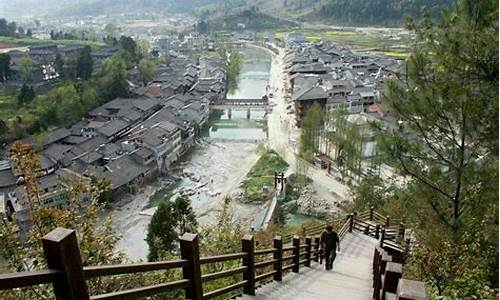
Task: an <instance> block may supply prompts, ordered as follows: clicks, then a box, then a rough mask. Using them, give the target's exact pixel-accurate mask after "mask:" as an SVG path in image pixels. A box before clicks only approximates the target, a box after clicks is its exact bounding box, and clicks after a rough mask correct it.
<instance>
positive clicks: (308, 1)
mask: <svg viewBox="0 0 500 300" xmlns="http://www.w3.org/2000/svg"><path fill="white" fill-rule="evenodd" d="M208 2H210V3H207V4H206V5H201V6H197V7H196V8H195V9H194V11H195V12H196V13H197V14H198V15H199V16H202V17H203V16H212V17H213V16H218V17H219V18H222V17H225V16H227V15H229V14H232V13H234V12H241V11H242V10H252V9H257V10H258V11H260V12H263V13H265V14H268V15H271V16H273V17H276V18H279V19H288V20H295V21H302V22H305V23H326V24H335V25H352V26H400V25H402V23H403V21H404V19H405V17H406V16H411V17H414V18H418V17H419V16H420V14H421V11H422V9H423V8H424V7H426V8H428V9H429V10H430V12H431V13H432V15H434V16H435V15H438V14H439V12H440V10H441V8H443V7H446V6H450V5H451V3H452V0H255V1H244V0H225V1H221V0H212V1H208Z"/></svg>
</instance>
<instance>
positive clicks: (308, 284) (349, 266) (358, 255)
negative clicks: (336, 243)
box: [239, 232, 377, 300]
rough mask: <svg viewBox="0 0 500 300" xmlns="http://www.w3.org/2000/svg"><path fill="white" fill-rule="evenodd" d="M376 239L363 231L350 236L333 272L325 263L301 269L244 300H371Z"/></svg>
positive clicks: (346, 239) (243, 297)
mask: <svg viewBox="0 0 500 300" xmlns="http://www.w3.org/2000/svg"><path fill="white" fill-rule="evenodd" d="M376 245H377V240H376V239H374V238H371V237H369V236H366V235H364V234H362V233H360V232H353V233H347V234H346V235H345V236H344V238H343V239H342V241H341V244H340V250H341V251H340V252H338V253H337V258H336V259H335V262H334V264H333V270H332V271H326V270H325V269H324V263H323V264H322V265H320V264H312V265H311V268H301V269H300V272H299V273H290V274H288V275H286V276H284V277H283V281H281V282H278V281H272V282H270V283H268V284H267V285H263V286H262V287H260V288H259V289H258V290H257V293H256V295H255V296H250V295H243V296H242V297H241V298H239V299H244V300H252V299H253V300H281V299H282V300H288V299H297V300H327V299H328V300H336V299H338V300H344V299H345V300H367V299H372V293H373V289H372V262H373V251H374V249H375V246H376Z"/></svg>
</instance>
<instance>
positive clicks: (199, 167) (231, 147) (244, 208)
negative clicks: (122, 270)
mask: <svg viewBox="0 0 500 300" xmlns="http://www.w3.org/2000/svg"><path fill="white" fill-rule="evenodd" d="M256 148H257V144H253V143H240V142H224V143H219V142H205V143H202V144H201V145H198V146H197V148H196V149H195V150H194V152H193V154H192V155H191V157H190V159H189V161H186V162H182V163H180V164H179V166H178V167H179V168H178V170H177V171H175V172H173V174H172V175H174V176H177V177H180V178H181V182H180V183H179V185H178V187H177V188H175V189H174V190H173V191H172V195H173V196H172V197H173V198H175V197H176V196H177V195H178V193H179V192H180V191H181V190H184V189H187V188H192V187H193V186H203V187H202V188H200V189H198V190H197V192H196V193H195V194H193V195H191V196H190V199H191V202H192V207H193V210H194V212H195V214H196V216H197V220H198V223H199V224H200V225H202V226H203V225H207V224H213V223H214V221H215V216H216V212H217V210H218V209H219V208H220V207H221V205H222V199H223V197H224V196H225V195H231V194H233V193H235V192H238V191H240V189H239V185H240V182H241V181H242V180H243V179H244V177H245V175H246V174H247V172H248V171H249V170H250V169H251V168H252V166H253V165H254V164H255V162H256V161H257V160H258V158H259V156H258V154H257V152H256ZM186 171H187V172H186ZM188 173H190V174H195V175H196V176H194V177H193V176H189V175H187V174H188ZM183 174H184V175H183ZM170 182H171V181H170V180H168V179H166V178H159V180H158V181H157V182H155V183H153V184H151V185H148V186H145V187H143V188H142V189H141V190H140V191H139V192H138V193H137V194H135V195H129V196H127V197H124V198H123V199H122V200H120V201H118V202H115V203H113V206H112V209H111V210H110V211H108V216H110V217H111V218H112V220H113V228H114V229H115V230H116V232H118V233H119V234H120V235H121V236H122V238H121V239H120V241H119V242H118V243H117V248H118V249H119V250H121V251H123V252H124V253H125V254H126V256H127V258H129V259H130V260H138V259H145V258H146V256H147V253H148V247H147V244H146V242H145V241H144V238H145V236H146V232H147V226H148V224H149V221H150V220H151V217H152V216H153V214H154V212H155V211H156V207H150V205H149V198H150V197H151V196H152V195H154V193H155V192H156V191H158V190H160V189H162V188H164V187H165V186H166V185H167V184H169V183H170ZM230 211H231V213H232V214H233V215H234V217H235V218H237V219H238V220H239V221H240V222H241V223H242V224H250V222H251V221H252V219H253V216H254V215H255V213H256V212H257V211H258V206H256V205H250V204H244V203H239V202H237V201H233V202H232V203H231V207H230Z"/></svg>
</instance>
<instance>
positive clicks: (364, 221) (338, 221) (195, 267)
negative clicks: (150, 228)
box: [0, 209, 406, 300]
mask: <svg viewBox="0 0 500 300" xmlns="http://www.w3.org/2000/svg"><path fill="white" fill-rule="evenodd" d="M380 220H382V221H383V222H384V223H383V224H384V226H385V225H386V224H387V225H389V222H388V218H385V219H382V218H381V217H380V216H379V215H378V214H377V213H376V212H374V211H373V209H372V210H370V211H369V212H363V213H361V214H359V215H357V214H350V215H347V216H340V217H337V218H335V219H332V220H329V222H328V223H329V224H332V225H333V226H334V227H335V229H336V230H337V232H338V234H339V238H340V239H342V238H343V237H344V236H345V234H346V233H347V232H352V231H353V230H357V231H361V232H363V233H365V234H367V235H370V236H373V237H376V238H379V240H380V243H379V248H380V249H382V250H383V251H391V250H393V252H391V253H393V254H394V257H396V258H398V259H405V257H406V254H403V255H399V256H397V255H396V254H397V253H406V252H405V251H401V250H402V249H403V247H401V246H399V244H398V243H397V242H396V241H395V240H394V239H391V238H389V236H390V235H389V234H387V233H385V227H383V226H382V225H381V223H380ZM324 226H325V224H318V225H314V226H310V227H308V228H305V230H303V232H302V233H301V235H302V237H301V236H299V235H298V234H294V235H293V236H292V235H287V236H283V238H282V237H280V236H277V237H275V238H274V239H273V247H272V248H268V249H259V250H255V241H254V237H253V236H252V235H245V236H244V237H243V238H242V241H241V252H238V253H230V254H224V255H218V256H211V257H200V251H199V242H198V236H197V235H196V234H192V233H186V234H184V235H183V236H182V237H181V238H180V239H179V243H180V258H179V259H176V260H171V261H161V262H146V263H135V264H121V265H106V266H85V267H84V266H83V265H82V259H81V257H80V250H79V247H78V243H77V239H76V234H75V232H74V231H73V230H69V229H65V228H56V229H55V230H53V231H52V232H50V233H49V234H47V235H46V236H44V237H43V238H42V245H43V250H44V254H45V257H46V259H47V265H48V269H47V270H40V271H33V272H20V273H10V274H0V291H2V290H7V289H15V288H22V287H28V286H37V285H41V284H52V286H53V290H54V294H55V297H56V299H94V300H97V299H124V298H127V299H130V298H132V299H136V298H143V297H149V296H152V295H156V294H160V293H164V292H171V291H175V290H180V289H183V290H184V291H185V296H186V298H187V299H196V300H199V299H211V298H214V297H217V296H220V295H227V294H229V293H231V292H233V293H234V291H235V290H239V289H243V293H245V294H249V295H254V294H255V288H256V285H257V284H259V283H260V282H262V281H265V280H271V278H272V279H273V280H276V281H281V280H282V278H283V274H284V272H287V271H290V270H291V271H292V272H299V269H300V267H301V266H305V267H310V266H311V262H312V261H315V262H317V261H318V260H319V246H320V241H319V236H318V233H320V232H321V231H322V230H323V228H324ZM301 241H304V242H303V243H302V244H301ZM384 249H386V250H384ZM398 251H399V252H398ZM228 261H238V266H237V267H235V268H233V269H229V270H223V271H219V272H215V273H209V274H202V272H201V269H202V268H201V266H202V265H206V264H213V263H220V262H228ZM172 269H182V278H181V279H178V280H174V281H170V282H165V283H161V284H156V285H152V286H146V287H139V288H133V289H127V290H122V291H117V292H111V293H106V294H100V295H89V292H88V288H87V282H86V280H88V279H92V278H97V277H104V276H114V275H122V274H131V273H142V272H149V271H158V270H172ZM238 274H242V280H240V281H238V282H236V283H233V284H231V285H228V286H225V287H222V288H219V289H216V290H213V291H204V290H203V284H204V283H206V282H209V281H213V280H218V279H222V278H228V277H231V276H234V275H238Z"/></svg>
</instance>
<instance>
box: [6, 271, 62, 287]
mask: <svg viewBox="0 0 500 300" xmlns="http://www.w3.org/2000/svg"><path fill="white" fill-rule="evenodd" d="M62 274H63V272H62V271H59V270H51V269H48V270H39V271H29V272H17V273H5V274H0V290H8V289H15V288H20V287H26V286H32V285H39V284H47V283H52V282H54V281H56V280H57V279H59V277H60V276H61V275H62Z"/></svg>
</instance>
